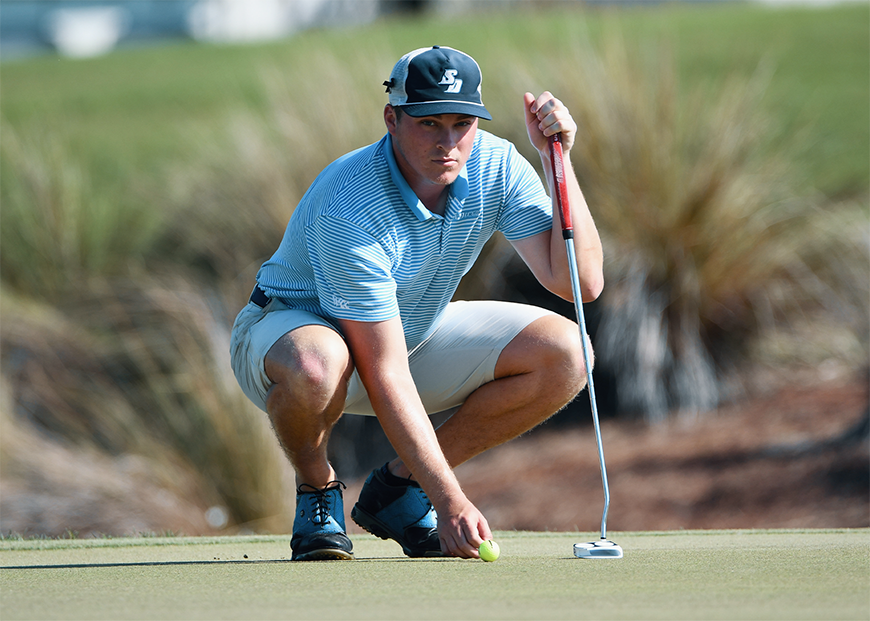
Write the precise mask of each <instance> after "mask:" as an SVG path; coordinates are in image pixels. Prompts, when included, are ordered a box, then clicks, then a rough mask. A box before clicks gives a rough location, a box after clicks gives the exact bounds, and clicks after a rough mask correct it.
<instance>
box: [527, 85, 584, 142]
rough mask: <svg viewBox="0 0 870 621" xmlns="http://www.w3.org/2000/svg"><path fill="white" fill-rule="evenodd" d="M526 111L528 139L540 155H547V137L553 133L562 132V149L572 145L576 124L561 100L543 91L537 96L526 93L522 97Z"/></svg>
mask: <svg viewBox="0 0 870 621" xmlns="http://www.w3.org/2000/svg"><path fill="white" fill-rule="evenodd" d="M523 100H524V103H525V111H526V130H527V131H528V133H529V140H531V142H532V145H533V146H534V147H535V148H536V149H537V150H538V152H539V153H541V155H542V156H544V155H546V156H547V157H549V145H548V139H549V137H550V136H552V135H553V134H558V133H561V134H562V150H563V151H564V152H568V151H570V150H571V147H572V146H574V136H575V135H576V134H577V124H576V123H575V122H574V119H573V118H571V113H570V112H568V108H566V107H565V104H563V103H562V102H561V101H559V100H558V99H556V98H555V97H553V94H552V93H550V92H549V91H544V92H543V93H542V94H541V95H540V96H539V97H537V98H536V97H535V96H534V95H532V94H531V93H526V94H525V96H524V97H523Z"/></svg>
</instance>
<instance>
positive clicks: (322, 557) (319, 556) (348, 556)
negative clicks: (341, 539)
mask: <svg viewBox="0 0 870 621" xmlns="http://www.w3.org/2000/svg"><path fill="white" fill-rule="evenodd" d="M353 559H354V556H353V552H345V551H344V550H337V549H335V548H320V549H319V550H311V551H309V552H305V553H303V554H298V555H293V557H292V560H294V561H352V560H353Z"/></svg>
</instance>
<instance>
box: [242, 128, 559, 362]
mask: <svg viewBox="0 0 870 621" xmlns="http://www.w3.org/2000/svg"><path fill="white" fill-rule="evenodd" d="M551 226H552V205H551V202H550V198H549V196H548V195H547V192H546V191H545V190H544V186H543V184H542V182H541V179H540V177H539V176H538V174H537V172H535V170H534V168H532V165H531V164H530V163H529V162H528V161H527V160H526V159H525V158H524V157H522V156H521V155H520V154H519V152H518V151H517V150H516V147H514V146H513V145H512V144H511V143H510V142H508V141H506V140H503V139H501V138H498V137H496V136H494V135H493V134H490V133H488V132H486V131H483V130H480V129H479V130H478V131H477V135H476V137H475V141H474V146H473V148H472V151H471V155H470V156H469V159H468V161H467V162H466V165H465V166H464V167H463V169H462V172H461V173H460V175H459V177H458V178H457V179H456V181H455V182H454V183H453V184H452V185H451V186H450V193H449V198H448V201H447V207H446V209H445V211H444V215H443V216H440V215H437V214H433V213H432V212H430V211H429V210H428V209H426V207H424V206H423V204H422V203H421V202H420V201H419V199H418V198H417V196H416V195H415V194H414V192H413V191H412V190H411V188H410V186H409V185H408V184H407V182H406V181H405V179H404V177H402V174H401V173H400V172H399V168H398V166H397V164H396V161H395V157H394V155H393V150H392V143H391V138H390V135H389V134H387V135H385V136H384V138H383V139H381V140H380V141H379V142H377V143H375V144H372V145H369V146H367V147H364V148H362V149H359V150H357V151H353V152H351V153H349V154H347V155H345V156H343V157H341V158H339V159H338V160H336V161H335V162H333V163H332V164H330V165H329V166H327V167H326V168H325V169H324V170H323V172H321V173H320V175H319V176H318V177H317V179H315V180H314V183H312V185H311V187H310V188H309V189H308V191H307V192H306V193H305V195H304V196H303V197H302V200H301V201H300V203H299V205H298V206H297V207H296V209H295V211H294V212H293V215H292V217H291V218H290V222H289V223H288V225H287V229H286V231H285V233H284V238H283V240H282V241H281V245H280V246H279V247H278V250H277V251H276V252H275V254H274V255H273V256H272V258H270V259H269V260H268V261H266V262H265V263H264V264H263V265H262V267H261V268H260V271H259V273H258V274H257V282H258V283H259V284H260V287H261V288H262V289H263V290H264V291H265V292H266V293H267V294H268V295H269V296H270V297H279V298H281V300H282V301H283V302H284V303H285V304H287V306H289V307H290V308H299V309H303V310H307V311H309V312H312V313H315V314H317V315H320V316H321V317H324V318H326V319H336V318H337V319H352V320H357V321H383V320H387V319H391V318H393V317H396V316H397V315H398V316H401V319H402V326H403V328H404V331H405V342H406V344H407V346H408V349H409V351H410V350H411V349H413V348H414V347H415V346H416V345H418V344H419V343H420V342H422V341H423V340H424V339H425V338H426V336H427V335H428V334H429V332H430V331H431V329H432V328H433V326H434V325H435V323H436V321H437V319H438V317H439V315H440V313H441V311H443V310H444V307H445V306H446V305H447V303H448V302H449V301H450V299H451V298H452V297H453V294H454V292H455V291H456V287H457V286H458V285H459V281H460V279H461V278H462V276H463V275H465V273H466V272H467V271H468V270H469V269H470V268H471V266H472V264H473V263H474V261H475V260H476V259H477V257H478V255H479V254H480V251H481V249H482V248H483V246H484V244H485V243H486V241H487V240H488V239H489V238H490V237H491V236H492V235H493V233H495V232H496V231H501V232H502V233H503V234H504V236H505V237H506V238H507V239H508V240H511V241H513V240H518V239H523V238H525V237H529V236H532V235H536V234H538V233H542V232H543V231H546V230H548V229H550V228H551ZM332 323H335V322H334V321H333V322H332Z"/></svg>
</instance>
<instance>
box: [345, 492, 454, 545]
mask: <svg viewBox="0 0 870 621" xmlns="http://www.w3.org/2000/svg"><path fill="white" fill-rule="evenodd" d="M350 517H351V519H352V520H353V521H354V522H356V523H357V524H358V525H359V526H360V527H361V528H363V529H365V530H366V531H368V532H369V533H371V534H372V535H374V536H375V537H380V538H381V539H384V540H390V539H392V540H393V541H395V542H396V543H398V544H399V545H400V546H402V552H404V553H405V556H408V557H411V558H424V557H438V556H444V553H443V552H441V550H438V551H437V552H436V551H434V550H424V551H423V552H420V551H418V550H411V549H410V548H407V547H405V544H403V543H402V542H401V541H399V538H398V537H396V536H395V534H394V533H393V531H392V529H390V528H389V527H388V526H387V525H386V524H384V523H383V522H381V521H380V520H379V519H378V518H376V517H375V516H373V515H372V514H371V513H369V512H368V511H366V510H365V509H360V508H359V506H356V505H355V506H354V508H353V510H352V511H351V512H350Z"/></svg>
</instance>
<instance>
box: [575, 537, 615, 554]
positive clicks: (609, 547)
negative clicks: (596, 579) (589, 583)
mask: <svg viewBox="0 0 870 621" xmlns="http://www.w3.org/2000/svg"><path fill="white" fill-rule="evenodd" d="M574 556H576V557H577V558H622V548H620V547H619V546H618V545H616V544H615V543H613V542H612V541H608V540H606V539H599V540H598V541H590V542H589V543H575V544H574Z"/></svg>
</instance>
